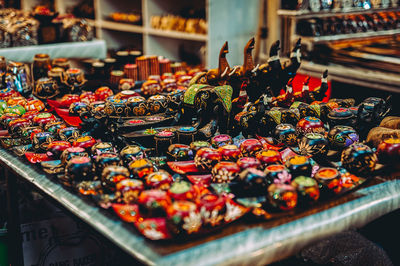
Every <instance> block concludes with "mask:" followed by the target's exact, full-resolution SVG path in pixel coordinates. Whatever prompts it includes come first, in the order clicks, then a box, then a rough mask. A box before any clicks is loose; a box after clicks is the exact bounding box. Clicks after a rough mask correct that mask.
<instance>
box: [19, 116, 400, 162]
mask: <svg viewBox="0 0 400 266" xmlns="http://www.w3.org/2000/svg"><path fill="white" fill-rule="evenodd" d="M14 121H15V120H14ZM377 153H378V158H379V162H380V163H392V164H393V165H394V166H396V165H398V164H399V163H400V138H393V137H392V138H387V139H384V140H382V142H381V144H379V145H378V149H377Z"/></svg>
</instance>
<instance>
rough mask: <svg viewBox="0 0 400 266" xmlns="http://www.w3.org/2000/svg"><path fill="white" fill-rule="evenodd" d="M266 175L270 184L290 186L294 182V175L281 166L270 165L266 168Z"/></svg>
mask: <svg viewBox="0 0 400 266" xmlns="http://www.w3.org/2000/svg"><path fill="white" fill-rule="evenodd" d="M264 173H265V174H266V177H267V182H268V184H290V182H291V181H292V175H291V174H289V172H288V170H287V168H286V167H285V166H284V165H281V164H271V165H268V166H267V167H265V169H264Z"/></svg>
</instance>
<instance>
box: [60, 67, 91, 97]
mask: <svg viewBox="0 0 400 266" xmlns="http://www.w3.org/2000/svg"><path fill="white" fill-rule="evenodd" d="M62 82H63V83H64V84H65V85H67V86H68V87H69V88H70V90H71V92H73V91H75V90H77V89H80V88H81V87H82V86H83V85H84V84H85V82H86V80H85V75H84V74H83V71H82V70H80V69H79V68H69V69H67V70H66V71H65V72H64V76H63V80H62Z"/></svg>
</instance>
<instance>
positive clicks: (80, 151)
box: [60, 147, 89, 165]
mask: <svg viewBox="0 0 400 266" xmlns="http://www.w3.org/2000/svg"><path fill="white" fill-rule="evenodd" d="M75 156H79V157H88V156H89V155H88V154H87V152H86V151H85V149H84V148H79V147H71V148H66V149H65V150H64V151H63V152H62V153H61V156H60V160H61V163H62V164H64V165H65V164H67V163H68V162H69V160H71V159H72V158H73V157H75Z"/></svg>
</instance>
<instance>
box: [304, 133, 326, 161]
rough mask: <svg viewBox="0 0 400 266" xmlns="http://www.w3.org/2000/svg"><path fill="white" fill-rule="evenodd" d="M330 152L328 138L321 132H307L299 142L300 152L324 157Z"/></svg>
mask: <svg viewBox="0 0 400 266" xmlns="http://www.w3.org/2000/svg"><path fill="white" fill-rule="evenodd" d="M327 152H328V140H327V139H326V138H325V137H324V136H323V135H322V134H320V133H306V134H305V135H304V136H303V137H302V138H301V140H300V142H299V153H300V154H301V155H306V156H314V157H322V156H324V155H326V153H327Z"/></svg>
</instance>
